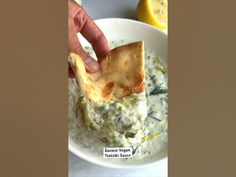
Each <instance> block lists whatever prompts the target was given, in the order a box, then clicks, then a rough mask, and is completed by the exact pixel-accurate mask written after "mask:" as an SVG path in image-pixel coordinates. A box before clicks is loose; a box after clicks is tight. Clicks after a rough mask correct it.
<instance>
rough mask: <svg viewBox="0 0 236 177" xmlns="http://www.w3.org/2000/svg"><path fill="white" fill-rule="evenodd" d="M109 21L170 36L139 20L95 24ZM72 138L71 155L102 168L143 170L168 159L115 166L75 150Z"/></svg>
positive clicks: (162, 158)
mask: <svg viewBox="0 0 236 177" xmlns="http://www.w3.org/2000/svg"><path fill="white" fill-rule="evenodd" d="M107 20H109V21H110V20H112V21H121V22H128V23H132V24H139V25H143V26H146V27H148V28H151V29H153V30H155V31H157V32H159V33H161V35H164V36H165V38H167V37H168V34H167V33H165V32H163V31H160V30H158V29H157V28H155V27H154V26H152V25H149V24H146V23H143V22H140V21H137V20H132V19H126V18H101V19H95V20H94V22H95V23H96V24H97V23H101V22H103V21H107ZM70 141H71V140H70V138H69V135H68V149H69V151H70V152H71V153H73V154H74V155H75V156H77V157H79V158H81V159H83V160H85V161H88V162H90V163H93V164H96V165H99V166H102V167H109V168H116V169H133V168H143V167H147V166H151V165H154V164H158V163H162V162H163V161H165V160H167V159H168V153H167V155H166V156H164V157H161V158H160V159H159V160H156V161H151V162H146V163H144V164H113V163H110V162H106V161H101V160H97V159H96V158H93V157H90V156H89V155H86V154H85V153H84V152H81V151H79V150H78V149H77V148H75V147H74V146H72V145H71V143H70Z"/></svg>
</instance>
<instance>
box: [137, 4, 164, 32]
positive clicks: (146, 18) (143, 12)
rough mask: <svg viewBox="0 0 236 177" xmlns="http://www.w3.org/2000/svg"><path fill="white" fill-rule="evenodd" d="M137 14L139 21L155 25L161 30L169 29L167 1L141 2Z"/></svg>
mask: <svg viewBox="0 0 236 177" xmlns="http://www.w3.org/2000/svg"><path fill="white" fill-rule="evenodd" d="M136 13H137V18H138V20H140V21H142V22H145V23H148V24H150V25H153V26H155V27H157V28H158V29H160V30H164V29H166V28H167V24H168V3H167V0H139V2H138V5H137V9H136Z"/></svg>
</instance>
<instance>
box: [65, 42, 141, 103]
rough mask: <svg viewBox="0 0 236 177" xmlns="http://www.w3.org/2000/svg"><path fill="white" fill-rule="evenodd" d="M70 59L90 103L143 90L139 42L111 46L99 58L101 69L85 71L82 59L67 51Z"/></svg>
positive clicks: (82, 90)
mask: <svg viewBox="0 0 236 177" xmlns="http://www.w3.org/2000/svg"><path fill="white" fill-rule="evenodd" d="M69 62H70V64H71V66H72V69H73V71H74V72H75V76H76V80H77V83H78V84H79V86H80V89H81V92H82V94H83V96H84V97H86V98H87V99H88V100H89V101H91V102H99V101H109V100H111V99H119V98H122V97H125V96H128V95H131V94H132V93H141V92H144V89H145V85H144V78H145V77H144V44H143V42H142V41H138V42H134V43H130V44H127V45H123V46H120V47H116V48H114V49H112V50H111V51H110V52H109V53H108V54H107V55H106V57H105V58H103V59H102V60H100V61H99V63H100V69H99V70H98V71H97V72H95V73H87V72H86V69H85V65H84V62H83V60H82V59H81V58H80V56H78V55H77V54H75V53H70V56H69Z"/></svg>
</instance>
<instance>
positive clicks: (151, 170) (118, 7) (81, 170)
mask: <svg viewBox="0 0 236 177" xmlns="http://www.w3.org/2000/svg"><path fill="white" fill-rule="evenodd" d="M136 5H137V0H82V6H83V7H84V8H85V10H86V11H87V13H88V14H89V15H90V17H92V18H93V19H100V18H111V17H117V18H128V19H134V20H136V14H135V9H136ZM68 170H69V174H68V175H69V177H167V159H165V160H163V161H162V163H161V164H159V165H158V169H157V166H156V165H155V164H154V165H152V166H149V167H146V168H140V169H129V170H122V169H111V168H106V167H101V166H97V165H94V164H92V163H89V162H87V161H85V160H83V159H81V158H79V157H77V156H75V155H74V154H72V153H71V152H69V169H68Z"/></svg>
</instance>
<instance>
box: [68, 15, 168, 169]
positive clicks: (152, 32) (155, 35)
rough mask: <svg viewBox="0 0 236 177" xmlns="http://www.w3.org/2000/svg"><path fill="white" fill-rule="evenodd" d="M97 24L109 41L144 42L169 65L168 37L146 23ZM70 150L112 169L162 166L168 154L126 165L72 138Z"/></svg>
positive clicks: (102, 21)
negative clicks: (93, 150)
mask: <svg viewBox="0 0 236 177" xmlns="http://www.w3.org/2000/svg"><path fill="white" fill-rule="evenodd" d="M95 23H96V24H97V25H98V26H99V28H100V29H101V30H102V31H103V33H104V34H105V36H106V38H107V39H108V40H120V39H125V40H127V41H138V40H142V41H144V44H145V48H147V49H150V50H152V51H153V52H154V53H155V54H156V55H158V56H159V57H160V59H161V60H162V63H163V64H164V65H167V35H166V34H165V33H163V32H161V31H159V30H157V29H156V28H154V27H152V26H150V25H147V24H145V23H142V22H138V21H134V20H128V19H120V18H107V19H100V20H95ZM78 37H79V39H80V42H81V44H82V46H84V45H88V42H87V41H86V40H85V39H84V38H83V37H82V36H81V35H78ZM69 150H70V151H71V152H72V153H74V154H75V155H77V156H78V157H80V158H82V159H84V160H87V161H89V162H92V163H95V164H97V165H101V166H106V167H112V168H138V167H144V166H148V165H151V164H153V163H156V164H158V163H159V164H160V163H162V162H163V160H165V161H166V159H165V158H167V153H166V152H163V153H159V154H155V155H153V156H150V157H148V158H143V159H141V160H137V161H134V162H130V163H125V164H124V163H120V162H116V161H109V160H107V159H105V158H103V157H99V156H96V155H94V154H93V153H90V152H89V151H85V150H83V149H81V148H80V147H79V146H78V145H77V144H76V143H75V142H74V141H73V140H72V139H71V138H70V137H69Z"/></svg>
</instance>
